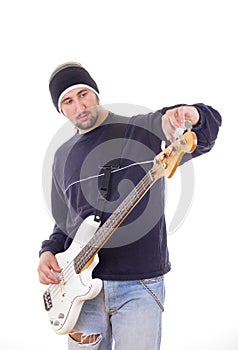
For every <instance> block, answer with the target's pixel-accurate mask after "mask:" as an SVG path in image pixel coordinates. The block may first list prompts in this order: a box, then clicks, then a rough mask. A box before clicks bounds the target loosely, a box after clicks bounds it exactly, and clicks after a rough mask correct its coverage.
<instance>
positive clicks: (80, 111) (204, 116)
mask: <svg viewBox="0 0 238 350" xmlns="http://www.w3.org/2000/svg"><path fill="white" fill-rule="evenodd" d="M49 88H50V93H51V97H52V100H53V103H54V106H55V107H56V109H57V110H58V112H60V113H61V114H63V115H64V116H66V117H67V118H68V119H69V120H70V121H71V122H72V123H73V124H74V125H75V127H76V129H77V133H76V134H75V136H73V137H72V138H71V139H70V140H69V141H67V142H66V143H65V144H63V145H62V146H61V147H60V148H59V149H58V151H57V152H56V154H55V159H54V164H53V180H52V213H53V216H54V219H55V227H54V230H53V233H52V235H51V236H50V237H49V239H48V240H46V241H44V242H43V243H42V247H41V251H40V262H39V267H38V272H39V279H40V282H41V283H43V284H53V285H57V284H58V283H59V279H60V278H59V276H60V275H59V273H60V272H61V267H60V266H59V265H58V262H57V260H56V258H55V254H58V253H60V252H63V251H65V250H66V249H67V248H68V247H70V245H71V243H72V239H73V237H74V236H75V233H76V231H77V229H78V227H79V226H80V224H81V223H82V221H83V220H85V219H86V218H87V217H89V216H94V221H95V222H99V223H100V224H101V226H102V225H103V224H104V223H105V222H106V221H107V220H108V219H109V218H110V217H112V215H113V213H115V212H116V213H117V211H116V210H117V208H118V207H119V206H120V205H121V203H122V201H123V200H124V201H126V200H125V198H127V195H128V194H130V193H133V188H135V186H136V185H137V184H138V183H139V182H140V180H141V179H142V178H143V176H145V174H146V173H147V172H148V170H149V169H150V168H151V163H152V160H153V158H154V156H155V155H156V154H158V153H160V152H161V142H162V141H163V140H165V141H167V142H168V140H169V141H170V142H171V141H174V140H175V136H174V133H175V131H176V129H177V128H183V129H184V125H185V121H189V122H190V123H191V124H192V126H193V131H194V132H195V133H196V135H197V139H198V144H197V148H196V150H195V151H194V152H193V153H192V156H193V157H196V156H198V155H200V154H203V153H206V152H208V151H209V150H210V149H211V148H212V147H213V145H214V142H215V139H216V137H217V133H218V129H219V126H220V125H221V117H220V115H219V113H218V112H217V111H216V110H215V109H213V108H212V107H209V106H206V105H204V104H202V103H198V104H194V105H192V106H188V105H177V106H173V107H169V108H163V109H161V110H159V111H156V112H154V113H148V114H146V115H137V116H132V117H131V118H123V117H120V116H117V115H115V114H113V113H111V112H109V111H108V110H106V109H105V108H103V107H102V106H101V105H100V101H99V89H98V86H97V84H96V82H95V81H94V80H93V79H92V77H91V76H90V74H89V73H88V72H87V71H86V69H85V68H83V67H82V66H81V65H80V64H79V63H75V62H69V63H65V64H63V65H61V66H59V67H57V68H56V70H55V71H54V72H53V74H52V75H51V78H50V82H49ZM168 143H169V142H168ZM186 160H188V159H187V158H186V157H184V161H186ZM124 201H123V203H124ZM119 208H120V210H121V207H119ZM122 209H123V208H122ZM99 232H100V231H99ZM99 248H100V250H99V253H98V254H99V263H98V265H97V266H96V267H95V268H94V269H93V278H100V279H101V280H102V281H103V285H102V289H101V291H100V293H99V294H98V295H97V296H95V297H93V298H92V299H90V300H87V301H85V302H84V303H83V306H82V310H81V311H80V315H79V318H78V320H77V322H76V324H75V325H74V327H73V328H72V329H71V330H70V332H69V349H70V350H74V349H78V348H85V349H86V348H87V349H89V348H92V349H101V350H109V349H112V342H113V340H114V342H115V349H117V350H129V349H130V350H131V349H135V350H147V349H150V350H155V349H156V350H158V349H159V348H160V341H161V315H162V311H163V303H164V281H163V276H164V275H165V274H166V273H167V272H169V270H170V262H169V255H168V249H167V238H166V224H165V218H164V181H163V178H161V179H159V181H157V182H156V183H155V184H154V185H153V187H152V189H151V190H150V191H148V192H147V193H146V195H144V197H143V198H142V199H141V200H140V201H139V203H138V204H137V205H136V206H135V208H134V209H133V210H132V212H131V213H130V215H129V216H128V217H126V219H125V220H124V222H123V223H122V224H121V226H120V227H119V228H118V229H117V230H116V232H115V233H114V234H113V235H112V236H111V237H110V239H109V240H108V241H107V239H105V242H104V241H103V246H100V247H99ZM57 273H58V275H57Z"/></svg>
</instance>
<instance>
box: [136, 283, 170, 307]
mask: <svg viewBox="0 0 238 350" xmlns="http://www.w3.org/2000/svg"><path fill="white" fill-rule="evenodd" d="M163 280H164V278H163V276H159V277H154V278H146V279H143V280H140V283H141V285H142V286H143V287H144V288H145V290H147V292H148V293H149V294H150V295H151V296H152V297H153V299H154V300H155V301H156V303H157V304H158V305H159V307H160V309H161V310H162V312H164V305H163V303H162V302H161V300H162V299H164V283H163V282H164V281H163ZM156 287H157V288H156ZM152 288H153V289H154V291H153V290H152ZM155 290H156V292H157V291H158V292H157V293H158V294H159V295H160V296H161V300H160V297H158V296H157V295H156V292H155Z"/></svg>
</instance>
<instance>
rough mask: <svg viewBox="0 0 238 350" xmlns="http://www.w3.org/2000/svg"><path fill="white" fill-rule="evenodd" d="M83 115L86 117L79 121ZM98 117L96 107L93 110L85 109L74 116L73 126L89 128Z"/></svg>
mask: <svg viewBox="0 0 238 350" xmlns="http://www.w3.org/2000/svg"><path fill="white" fill-rule="evenodd" d="M84 116H85V117H87V118H86V119H85V120H82V121H81V120H80V119H81V118H83V117H84ZM98 117H99V114H98V111H97V110H96V109H95V110H94V111H90V110H86V111H84V112H82V113H80V114H79V115H78V116H77V117H76V122H75V126H76V127H77V128H78V129H81V130H88V129H91V128H93V127H94V125H95V124H96V122H97V120H98Z"/></svg>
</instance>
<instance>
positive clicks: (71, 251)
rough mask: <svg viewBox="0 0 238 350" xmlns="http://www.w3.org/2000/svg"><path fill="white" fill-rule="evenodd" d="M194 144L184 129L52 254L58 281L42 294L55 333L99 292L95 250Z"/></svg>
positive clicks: (69, 327) (65, 328) (67, 327)
mask: <svg viewBox="0 0 238 350" xmlns="http://www.w3.org/2000/svg"><path fill="white" fill-rule="evenodd" d="M196 145H197V137H196V134H195V133H194V132H191V131H187V132H185V133H184V134H183V135H182V136H180V137H179V138H178V139H177V140H176V141H174V142H173V143H171V144H170V145H169V146H168V147H167V148H165V150H164V151H162V152H161V153H159V154H158V155H157V156H156V157H155V158H154V162H153V166H152V168H151V169H150V170H149V171H148V172H147V174H146V175H145V176H144V177H143V178H142V179H141V180H140V182H139V183H138V184H137V185H136V186H135V187H134V189H133V190H132V191H131V193H130V194H129V195H128V196H127V197H126V198H125V199H124V200H123V202H122V203H121V204H120V205H119V207H118V208H117V209H116V210H115V211H114V212H113V213H112V214H111V216H110V217H109V218H108V219H107V220H106V222H105V223H104V224H103V225H102V226H101V227H99V225H100V223H99V222H96V221H94V216H89V217H88V218H86V219H85V220H84V221H83V223H82V224H81V225H80V227H79V229H78V231H77V233H76V235H75V237H74V240H73V242H72V244H71V245H70V247H69V248H68V249H67V250H66V251H65V252H63V253H59V254H56V259H57V261H58V263H59V266H60V267H61V268H62V271H61V272H60V273H59V274H58V278H59V283H58V284H51V285H49V287H48V289H47V290H46V291H45V292H44V295H43V298H44V305H45V309H46V311H47V312H48V317H49V321H50V324H51V326H52V328H53V330H54V331H55V332H56V333H57V334H67V333H70V331H71V330H72V329H73V327H74V325H75V323H76V321H77V319H78V317H79V314H80V312H81V309H82V306H83V303H84V302H85V301H86V300H88V299H92V298H94V297H96V296H97V295H98V294H99V292H100V290H101V288H102V281H101V280H100V279H98V278H94V279H93V278H92V271H93V269H94V268H95V266H96V265H97V264H98V262H99V259H98V254H97V253H98V252H99V250H100V249H101V248H102V247H103V246H104V244H105V243H106V242H107V241H108V239H109V238H110V237H111V236H112V234H113V233H114V232H115V230H116V229H117V228H118V227H119V226H120V225H121V223H122V222H123V221H124V220H125V218H126V217H127V216H128V215H129V214H130V212H131V211H132V210H133V208H134V207H135V206H136V205H137V203H138V202H139V201H140V200H141V198H142V197H143V196H144V195H145V194H146V192H147V191H148V190H149V189H150V188H151V187H152V185H153V184H154V183H155V182H156V181H157V180H158V179H159V178H161V177H163V176H165V177H167V178H170V177H172V176H173V174H174V172H175V170H176V169H177V167H178V165H179V163H180V162H181V160H182V158H183V156H184V154H185V153H191V152H193V151H194V150H195V148H196Z"/></svg>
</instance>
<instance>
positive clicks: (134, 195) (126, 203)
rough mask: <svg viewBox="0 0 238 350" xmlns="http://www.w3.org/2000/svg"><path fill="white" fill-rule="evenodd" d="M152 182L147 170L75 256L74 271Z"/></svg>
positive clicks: (106, 239)
mask: <svg viewBox="0 0 238 350" xmlns="http://www.w3.org/2000/svg"><path fill="white" fill-rule="evenodd" d="M154 182H155V179H154V176H153V171H152V170H149V171H148V173H147V174H146V175H145V176H144V177H143V178H142V179H141V180H140V182H139V183H138V184H137V185H136V186H135V187H134V188H133V190H132V191H131V192H130V194H129V195H128V196H127V197H126V198H125V199H124V200H123V201H122V203H121V204H120V205H119V206H118V207H117V209H116V210H115V211H114V213H112V214H111V216H110V217H109V218H108V219H107V220H106V221H105V223H104V224H103V225H102V226H101V227H100V228H99V229H98V230H97V231H96V232H95V234H94V236H93V237H92V238H91V239H90V241H89V242H88V243H87V244H86V245H85V247H84V248H83V249H82V250H81V251H80V253H79V254H78V255H77V256H76V258H75V259H74V268H75V271H76V273H79V272H80V271H81V270H82V269H83V268H84V266H85V265H86V264H87V263H88V262H89V261H90V259H91V258H92V257H93V256H94V255H95V254H96V253H97V252H98V251H99V250H100V249H101V248H102V247H103V246H104V244H105V243H106V242H107V241H108V239H109V238H110V237H111V236H112V234H113V233H114V231H115V230H116V229H117V228H118V227H119V226H120V225H121V223H122V222H123V221H124V220H125V219H126V217H127V216H128V215H129V213H130V212H131V211H132V209H133V208H134V207H135V206H136V205H137V203H138V202H139V201H140V200H141V199H142V197H143V196H144V195H145V194H146V192H147V191H148V190H149V189H150V188H151V186H152V185H153V183H154Z"/></svg>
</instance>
